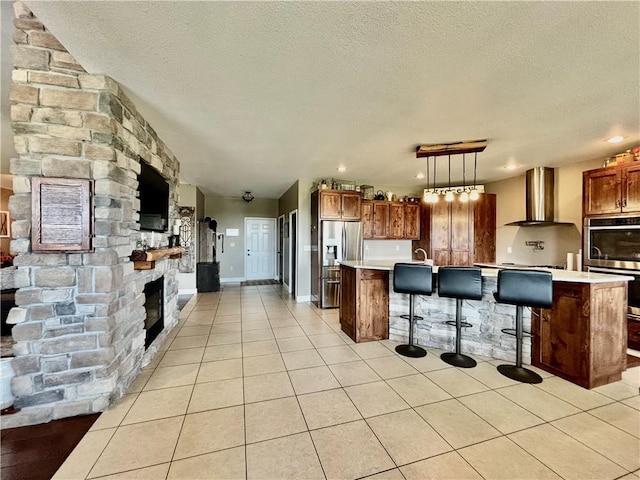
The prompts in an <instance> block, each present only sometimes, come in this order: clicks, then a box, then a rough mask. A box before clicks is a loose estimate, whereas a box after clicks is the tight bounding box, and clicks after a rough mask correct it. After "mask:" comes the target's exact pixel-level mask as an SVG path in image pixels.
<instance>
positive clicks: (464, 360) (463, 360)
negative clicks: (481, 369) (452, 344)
mask: <svg viewBox="0 0 640 480" xmlns="http://www.w3.org/2000/svg"><path fill="white" fill-rule="evenodd" d="M440 358H441V359H442V361H443V362H446V363H448V364H449V365H453V366H454V367H462V368H473V367H475V366H476V365H477V364H478V363H477V362H476V361H475V360H474V359H473V358H471V357H469V356H467V355H463V354H462V353H454V352H445V353H443V354H441V355H440Z"/></svg>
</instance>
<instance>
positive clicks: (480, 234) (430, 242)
mask: <svg viewBox="0 0 640 480" xmlns="http://www.w3.org/2000/svg"><path fill="white" fill-rule="evenodd" d="M421 212H422V213H421V217H422V219H421V223H420V228H421V229H422V235H421V237H420V239H419V240H418V241H414V242H413V248H414V249H417V248H422V249H424V250H425V251H426V252H428V253H429V258H432V259H433V263H434V265H439V266H444V265H456V266H463V265H473V264H474V263H494V262H495V259H496V196H495V195H493V194H489V193H484V194H482V195H480V198H479V199H478V200H477V201H475V202H467V203H461V202H457V201H454V202H446V201H443V200H442V199H441V200H440V201H439V202H438V203H435V204H429V205H423V206H422V209H421ZM416 259H421V257H416Z"/></svg>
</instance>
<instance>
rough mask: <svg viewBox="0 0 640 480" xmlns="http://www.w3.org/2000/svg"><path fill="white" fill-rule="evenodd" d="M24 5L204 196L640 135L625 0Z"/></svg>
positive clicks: (596, 150) (499, 173)
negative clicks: (440, 151)
mask: <svg viewBox="0 0 640 480" xmlns="http://www.w3.org/2000/svg"><path fill="white" fill-rule="evenodd" d="M3 3H4V2H3ZM25 3H26V4H27V5H28V6H29V7H30V8H31V9H32V10H33V12H34V13H35V14H36V15H37V16H38V17H40V19H41V20H42V21H43V22H44V23H45V25H47V27H48V28H49V29H50V30H51V31H52V32H53V33H54V34H55V35H56V36H57V37H58V39H59V40H60V41H61V42H62V43H63V44H64V45H65V46H66V47H67V49H68V50H69V51H70V53H71V54H72V55H74V56H75V57H76V58H77V60H78V61H79V62H80V63H81V64H82V65H83V66H84V67H85V68H86V69H87V70H88V71H89V72H91V73H95V74H105V75H109V76H111V77H113V78H114V79H115V80H117V81H118V82H120V84H121V85H122V86H123V87H124V89H125V91H126V92H127V94H128V95H129V96H130V97H131V98H132V100H133V101H134V102H135V103H136V105H137V106H138V108H139V110H140V112H141V113H142V114H143V115H144V116H145V117H146V118H147V120H148V121H149V122H150V123H151V124H152V126H153V127H154V128H155V129H156V131H157V132H158V134H159V135H160V136H161V137H162V138H163V139H164V140H165V142H166V143H167V144H168V146H169V147H170V148H171V149H172V150H173V152H174V153H175V154H176V156H177V157H178V158H179V159H180V161H181V176H182V179H183V181H185V182H187V183H191V184H194V185H198V186H199V187H200V188H201V189H202V190H203V191H204V192H205V193H208V194H220V195H241V194H242V193H243V192H244V191H245V190H250V191H252V192H253V193H254V195H255V196H256V197H260V198H278V197H279V196H280V195H281V194H282V193H283V192H284V191H285V190H286V189H287V188H288V187H289V186H290V185H291V184H292V183H293V182H294V181H295V180H296V179H298V178H311V179H319V178H331V177H337V178H344V179H352V180H356V181H357V182H358V183H365V184H371V185H397V186H415V187H416V189H419V188H420V187H422V186H424V180H419V179H416V178H415V176H416V174H417V173H418V172H421V171H422V172H423V171H424V169H425V161H424V159H416V158H415V147H416V145H417V144H419V143H442V142H450V141H459V140H472V139H482V138H486V139H488V141H489V144H488V147H487V149H486V151H485V152H484V153H481V154H479V156H478V180H479V183H482V182H486V181H490V180H497V179H500V178H505V177H508V176H513V175H517V174H520V173H522V172H523V171H524V170H526V169H527V168H530V167H533V166H543V165H544V166H552V167H555V166H559V165H562V164H567V163H572V162H577V161H581V160H589V159H594V158H599V157H605V156H607V155H611V154H613V153H617V152H619V151H621V150H624V149H626V148H630V147H631V146H633V145H636V144H638V143H639V142H640V3H639V2H635V1H634V2H557V3H556V2H410V3H409V2H406V3H405V2H402V3H399V2H375V3H373V2H213V1H194V2H184V1H164V2H162V1H157V2H130V1H101V2H79V1H75V2H50V1H26V2H25ZM3 41H4V38H3ZM4 89H5V87H4V85H3V90H4ZM613 134H620V135H623V136H625V140H624V142H623V143H622V144H618V145H611V144H608V143H606V142H605V140H606V138H608V137H609V136H610V135H613ZM442 158H443V157H441V160H440V161H446V160H442ZM453 162H454V169H453V179H452V182H453V183H457V182H459V181H460V173H459V172H460V170H461V169H460V168H459V164H460V158H459V157H454V158H453ZM507 163H516V164H518V165H520V168H519V169H518V170H515V171H507V170H505V169H504V168H503V167H504V166H505V165H506V164H507ZM340 164H343V165H344V166H346V167H347V171H346V172H344V173H339V172H338V171H337V170H336V169H337V167H338V166H339V165H340ZM443 166H444V165H443ZM438 170H439V172H444V170H445V169H444V168H440V166H439V168H438ZM443 182H446V179H445V178H439V182H438V183H441V184H442V183H443Z"/></svg>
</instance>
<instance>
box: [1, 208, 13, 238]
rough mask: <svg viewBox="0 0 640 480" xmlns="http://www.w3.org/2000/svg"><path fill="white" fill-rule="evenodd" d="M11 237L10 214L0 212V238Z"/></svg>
mask: <svg viewBox="0 0 640 480" xmlns="http://www.w3.org/2000/svg"><path fill="white" fill-rule="evenodd" d="M10 237H11V219H10V218H9V212H7V211H0V238H10Z"/></svg>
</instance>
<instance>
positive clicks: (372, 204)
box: [361, 200, 420, 240]
mask: <svg viewBox="0 0 640 480" xmlns="http://www.w3.org/2000/svg"><path fill="white" fill-rule="evenodd" d="M361 220H362V233H363V238H364V239H365V240H388V239H394V240H395V239H398V240H415V239H418V238H420V205H419V204H416V203H408V202H387V201H381V200H364V201H363V202H362V207H361Z"/></svg>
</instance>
